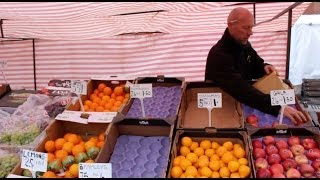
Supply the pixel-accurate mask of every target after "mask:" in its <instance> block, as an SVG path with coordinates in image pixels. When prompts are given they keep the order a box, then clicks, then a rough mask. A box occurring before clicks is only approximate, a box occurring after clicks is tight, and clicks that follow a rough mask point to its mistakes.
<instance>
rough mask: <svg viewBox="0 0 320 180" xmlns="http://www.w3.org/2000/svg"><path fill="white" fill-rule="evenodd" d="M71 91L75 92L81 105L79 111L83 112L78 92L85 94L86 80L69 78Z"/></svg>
mask: <svg viewBox="0 0 320 180" xmlns="http://www.w3.org/2000/svg"><path fill="white" fill-rule="evenodd" d="M71 92H72V93H75V94H77V96H78V98H79V102H80V106H81V111H82V112H84V108H83V103H82V99H81V97H80V94H83V95H86V94H87V82H85V81H80V80H71Z"/></svg>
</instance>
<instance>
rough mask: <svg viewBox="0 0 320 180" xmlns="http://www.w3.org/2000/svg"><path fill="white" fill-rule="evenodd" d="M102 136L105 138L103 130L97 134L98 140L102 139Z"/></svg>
mask: <svg viewBox="0 0 320 180" xmlns="http://www.w3.org/2000/svg"><path fill="white" fill-rule="evenodd" d="M104 138H105V137H104V132H102V133H100V134H99V136H98V140H99V141H104Z"/></svg>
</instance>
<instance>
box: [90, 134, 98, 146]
mask: <svg viewBox="0 0 320 180" xmlns="http://www.w3.org/2000/svg"><path fill="white" fill-rule="evenodd" d="M89 141H92V142H93V143H94V144H95V145H96V144H97V143H98V142H99V139H98V137H97V136H92V137H91V138H90V139H89Z"/></svg>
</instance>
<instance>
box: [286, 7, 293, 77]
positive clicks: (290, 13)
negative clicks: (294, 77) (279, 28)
mask: <svg viewBox="0 0 320 180" xmlns="http://www.w3.org/2000/svg"><path fill="white" fill-rule="evenodd" d="M291 24H292V9H289V14H288V34H287V59H286V77H285V79H286V80H288V79H289V68H290V43H291Z"/></svg>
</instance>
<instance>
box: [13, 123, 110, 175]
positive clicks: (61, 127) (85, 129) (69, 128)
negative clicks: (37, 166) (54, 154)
mask: <svg viewBox="0 0 320 180" xmlns="http://www.w3.org/2000/svg"><path fill="white" fill-rule="evenodd" d="M108 126H109V124H108V123H103V124H102V123H90V124H81V123H75V122H68V121H57V120H56V121H54V122H53V123H52V124H50V125H49V126H48V127H47V128H46V129H45V132H46V137H45V138H44V140H43V141H42V142H41V143H40V144H39V145H38V146H37V148H36V149H35V151H38V152H45V148H44V146H45V143H46V142H47V141H48V140H56V139H58V138H61V137H63V136H64V135H65V134H66V133H75V134H78V135H80V136H81V137H82V139H83V140H84V141H86V140H88V139H89V138H90V137H92V136H98V135H99V134H100V133H102V132H106V130H107V128H108ZM105 139H106V138H105ZM105 144H106V140H105ZM108 147H109V146H104V147H103V148H102V149H101V150H100V152H99V155H100V154H104V153H105V152H109V151H110V150H108V149H106V148H108ZM99 155H98V156H99ZM97 159H98V157H97V158H96V160H97ZM22 173H23V169H22V168H21V161H20V163H19V164H18V165H17V166H16V167H15V169H14V170H13V171H12V174H16V175H22Z"/></svg>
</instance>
